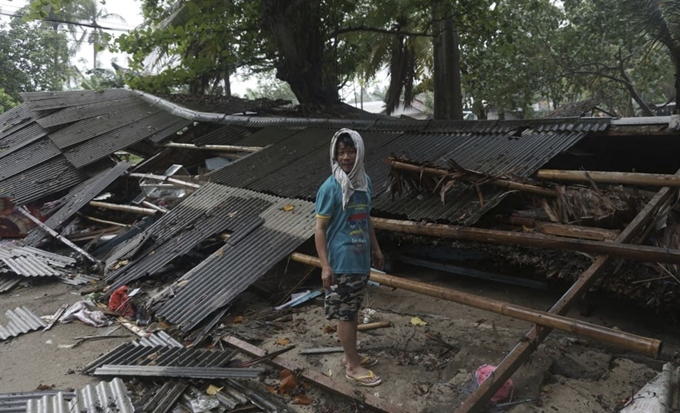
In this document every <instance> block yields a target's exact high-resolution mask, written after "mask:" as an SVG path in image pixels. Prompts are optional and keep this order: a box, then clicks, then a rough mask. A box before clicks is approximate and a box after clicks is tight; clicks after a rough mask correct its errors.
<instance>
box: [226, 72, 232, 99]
mask: <svg viewBox="0 0 680 413" xmlns="http://www.w3.org/2000/svg"><path fill="white" fill-rule="evenodd" d="M224 96H226V97H228V98H230V97H231V79H230V76H229V69H225V71H224Z"/></svg>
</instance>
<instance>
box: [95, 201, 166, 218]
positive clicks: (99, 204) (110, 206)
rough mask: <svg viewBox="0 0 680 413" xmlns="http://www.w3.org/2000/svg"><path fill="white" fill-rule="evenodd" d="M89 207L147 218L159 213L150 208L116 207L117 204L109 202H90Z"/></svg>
mask: <svg viewBox="0 0 680 413" xmlns="http://www.w3.org/2000/svg"><path fill="white" fill-rule="evenodd" d="M89 204H90V206H93V207H96V208H101V209H110V210H112V211H123V212H130V213H133V214H139V215H148V216H155V215H157V214H158V213H159V212H160V211H159V210H156V209H152V208H141V207H136V206H132V205H118V204H112V203H109V202H100V201H90V203H89Z"/></svg>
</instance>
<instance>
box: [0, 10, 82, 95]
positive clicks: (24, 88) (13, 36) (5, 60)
mask: <svg viewBox="0 0 680 413" xmlns="http://www.w3.org/2000/svg"><path fill="white" fill-rule="evenodd" d="M66 62H68V40H67V38H66V35H64V34H63V33H60V32H57V31H54V30H50V29H48V28H46V27H44V26H43V25H41V24H39V23H35V22H32V23H29V22H25V21H23V20H21V19H13V20H12V21H11V22H10V24H9V25H7V24H4V25H0V88H2V89H4V93H5V94H6V95H8V96H10V97H11V98H12V100H13V101H15V102H19V101H21V97H20V95H19V94H20V93H21V92H33V91H40V90H62V88H63V85H64V81H65V80H66V76H67V75H68V71H69V69H68V66H66Z"/></svg>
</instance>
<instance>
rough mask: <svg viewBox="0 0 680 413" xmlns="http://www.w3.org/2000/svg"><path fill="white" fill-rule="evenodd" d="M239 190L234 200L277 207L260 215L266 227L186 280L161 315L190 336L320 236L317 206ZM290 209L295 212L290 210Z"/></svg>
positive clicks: (231, 246) (215, 256)
mask: <svg viewBox="0 0 680 413" xmlns="http://www.w3.org/2000/svg"><path fill="white" fill-rule="evenodd" d="M233 190H234V192H233V193H232V196H238V197H244V198H245V197H257V198H261V199H264V200H266V201H267V202H272V206H271V207H269V208H268V209H267V210H265V211H264V212H263V213H262V214H261V215H260V217H261V218H263V219H264V224H262V226H261V227H259V228H257V229H256V230H254V231H253V232H252V233H250V234H248V235H247V236H246V237H244V238H242V239H240V240H227V242H226V243H225V246H224V247H222V248H220V249H219V250H218V251H216V252H215V253H214V254H212V255H211V256H210V257H208V258H207V259H205V260H204V261H203V262H201V263H200V264H199V265H197V266H196V267H194V268H193V269H191V271H189V272H188V273H186V274H185V275H184V276H183V277H182V280H183V281H188V282H187V283H186V285H184V286H183V287H179V288H178V290H177V294H176V295H175V297H173V298H171V299H170V300H169V301H168V302H167V303H166V304H165V305H164V306H163V307H162V308H161V309H160V311H159V312H158V313H157V315H158V316H159V317H162V318H165V319H166V320H168V321H170V322H171V323H173V324H178V325H180V326H181V329H182V331H184V332H187V331H190V330H191V329H193V328H194V327H196V325H198V323H200V322H201V321H202V320H203V319H204V318H206V317H208V316H209V315H210V314H211V313H213V312H214V311H216V310H218V309H220V308H222V307H224V306H225V305H227V304H229V303H230V302H231V301H232V300H233V299H234V298H235V297H236V296H237V295H238V294H240V293H241V292H243V291H244V290H245V289H246V288H248V287H249V286H250V285H251V284H252V283H253V282H255V281H256V280H257V279H259V278H260V277H261V276H262V275H264V273H265V272H267V271H268V270H269V269H270V268H271V267H272V266H273V265H274V264H276V263H277V262H279V261H280V260H282V259H284V258H285V257H286V256H288V254H290V253H291V252H292V251H294V250H295V248H297V247H298V246H300V245H301V244H302V243H304V242H305V241H306V240H307V239H309V238H310V237H311V236H312V234H313V233H314V222H315V216H314V204H312V203H310V202H306V201H302V200H291V199H285V198H278V197H273V196H269V195H264V194H260V193H257V192H253V191H248V190H244V189H233ZM286 205H291V206H292V207H293V210H292V211H288V212H286V211H284V206H286ZM287 209H288V208H287ZM234 241H237V242H236V243H235V244H234Z"/></svg>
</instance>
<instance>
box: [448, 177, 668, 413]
mask: <svg viewBox="0 0 680 413" xmlns="http://www.w3.org/2000/svg"><path fill="white" fill-rule="evenodd" d="M676 175H680V171H678V172H677V173H676ZM674 194H675V191H673V190H671V189H670V188H669V187H665V188H662V189H661V190H660V191H659V192H658V193H657V194H656V195H655V196H654V198H652V199H651V200H650V201H649V202H648V203H647V205H646V206H645V207H644V208H643V209H642V210H641V211H640V212H639V213H638V214H637V216H636V217H635V219H634V220H633V221H631V222H630V223H629V224H628V226H626V228H625V229H624V230H623V232H621V234H620V235H619V236H618V237H616V239H615V240H614V242H615V243H621V244H623V243H628V242H631V241H633V240H634V239H635V238H636V237H637V236H638V235H639V234H640V233H641V232H643V230H644V228H645V227H646V226H647V225H649V224H650V223H652V222H653V220H654V217H655V215H656V214H657V212H658V211H659V210H660V208H661V207H662V206H663V205H664V204H665V203H666V201H668V200H669V199H671V198H672V196H673V195H674ZM610 260H611V258H610V257H609V256H607V255H600V256H599V257H597V259H596V260H595V261H594V262H593V263H592V264H591V266H590V267H589V268H588V269H587V270H586V271H584V272H583V273H582V274H581V276H580V277H579V278H578V280H576V282H575V283H574V284H573V285H572V286H571V288H570V289H569V290H568V291H567V292H566V293H565V294H564V295H563V296H562V298H560V300H559V301H558V302H557V303H555V305H554V306H553V307H552V308H551V309H550V311H549V312H550V313H551V314H566V313H567V311H569V309H570V308H571V307H572V306H573V305H574V304H576V303H577V302H578V301H579V300H580V299H581V297H583V295H585V294H586V293H587V292H588V290H589V289H590V287H591V286H592V285H593V284H594V283H595V282H596V281H597V280H598V279H599V278H600V276H601V275H602V273H603V270H604V268H605V266H606V265H607V264H608V263H609V262H610ZM551 331H552V329H550V328H545V327H540V326H538V325H535V326H534V327H532V328H531V330H530V331H529V332H528V333H527V334H526V336H524V337H523V338H522V339H521V340H520V341H519V343H517V345H516V346H515V348H513V349H512V351H510V353H508V355H507V356H505V358H504V359H503V360H502V361H501V363H500V364H499V365H498V367H496V370H495V371H494V373H493V374H492V375H491V376H489V378H488V379H487V380H486V381H484V382H483V383H482V384H480V385H479V387H477V389H475V390H474V392H473V393H472V394H471V395H470V396H469V397H468V398H467V399H466V400H465V401H464V402H463V404H462V405H461V406H460V407H459V408H458V410H456V412H457V413H475V412H479V411H480V410H482V409H483V408H485V407H486V406H487V404H488V403H489V400H491V397H492V396H493V395H494V394H496V392H497V391H498V390H499V389H500V388H501V387H502V386H503V384H504V383H505V382H506V380H508V379H509V378H510V377H511V376H512V375H513V373H514V372H515V371H516V370H517V369H518V368H519V367H520V366H521V365H522V364H524V362H525V361H526V360H527V359H528V358H529V356H530V355H531V353H533V352H534V350H536V348H538V345H539V344H540V343H541V342H542V341H543V340H545V338H546V337H548V335H549V334H550V332H551Z"/></svg>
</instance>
